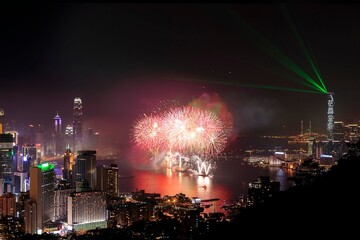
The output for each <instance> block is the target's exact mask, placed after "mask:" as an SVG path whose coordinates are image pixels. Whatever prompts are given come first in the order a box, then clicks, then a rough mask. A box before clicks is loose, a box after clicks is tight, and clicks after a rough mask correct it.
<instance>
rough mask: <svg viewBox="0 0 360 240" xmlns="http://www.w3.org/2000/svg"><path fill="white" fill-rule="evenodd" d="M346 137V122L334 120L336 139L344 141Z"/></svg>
mask: <svg viewBox="0 0 360 240" xmlns="http://www.w3.org/2000/svg"><path fill="white" fill-rule="evenodd" d="M344 139H345V124H344V122H342V121H336V122H334V140H336V141H342V140H344Z"/></svg>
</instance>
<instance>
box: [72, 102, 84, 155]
mask: <svg viewBox="0 0 360 240" xmlns="http://www.w3.org/2000/svg"><path fill="white" fill-rule="evenodd" d="M82 121H83V110H82V101H81V99H80V98H78V97H76V98H75V99H74V108H73V130H74V147H73V150H74V153H76V152H77V151H78V150H80V149H81V147H82V145H81V144H82Z"/></svg>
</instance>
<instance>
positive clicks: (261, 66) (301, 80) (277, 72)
mask: <svg viewBox="0 0 360 240" xmlns="http://www.w3.org/2000/svg"><path fill="white" fill-rule="evenodd" d="M252 64H253V65H255V66H256V67H257V68H260V69H263V70H265V71H268V72H272V73H273V74H275V75H278V76H280V77H282V78H284V79H287V80H290V81H292V82H295V83H298V84H301V85H303V86H306V87H309V88H312V89H314V90H317V91H319V89H318V88H317V87H315V86H314V85H312V84H310V83H308V82H307V81H304V80H303V79H300V78H297V75H294V76H290V75H289V74H288V73H286V72H284V71H280V70H278V71H276V70H275V69H274V68H270V67H266V66H265V65H260V64H259V63H254V62H252Z"/></svg>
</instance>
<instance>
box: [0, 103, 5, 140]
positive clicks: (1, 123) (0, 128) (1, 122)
mask: <svg viewBox="0 0 360 240" xmlns="http://www.w3.org/2000/svg"><path fill="white" fill-rule="evenodd" d="M4 117H5V114H4V110H3V109H2V108H0V134H2V133H3V131H4V129H3V128H4Z"/></svg>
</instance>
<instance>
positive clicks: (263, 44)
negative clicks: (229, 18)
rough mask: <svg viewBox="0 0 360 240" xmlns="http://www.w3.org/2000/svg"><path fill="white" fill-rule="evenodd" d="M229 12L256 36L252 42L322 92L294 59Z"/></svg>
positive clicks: (232, 12)
mask: <svg viewBox="0 0 360 240" xmlns="http://www.w3.org/2000/svg"><path fill="white" fill-rule="evenodd" d="M229 11H230V13H231V14H232V15H234V16H235V17H236V19H238V20H239V21H240V24H241V25H242V26H244V27H245V29H247V30H248V31H249V32H250V33H252V35H253V36H255V37H257V39H256V40H258V41H260V42H256V41H252V42H253V43H257V44H258V46H259V48H261V49H262V50H263V51H264V52H265V53H267V54H268V55H269V56H271V57H272V58H273V59H275V60H276V61H278V62H279V63H280V64H281V65H283V66H284V67H286V68H288V69H289V70H290V71H292V72H293V73H295V74H296V75H298V76H299V77H301V78H303V79H304V80H305V81H307V82H308V83H310V84H311V85H313V86H314V87H315V88H317V89H318V90H319V91H321V92H324V93H325V91H324V89H323V88H322V87H321V86H320V85H319V84H318V83H317V82H316V81H315V80H314V79H313V78H311V77H310V76H309V75H308V74H307V73H306V72H305V71H304V70H302V69H301V68H300V67H299V66H297V65H296V63H295V62H294V61H292V60H291V59H290V58H289V57H287V56H286V55H285V54H284V53H283V52H281V50H279V49H278V48H276V47H275V46H274V45H273V44H271V43H270V42H269V41H268V40H267V39H266V38H265V37H264V36H262V35H261V34H260V33H259V32H257V31H256V30H255V29H254V28H253V27H252V26H250V25H249V24H247V23H246V22H245V21H243V20H242V19H241V18H240V17H239V16H238V15H237V14H236V13H234V11H232V10H231V9H229Z"/></svg>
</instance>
